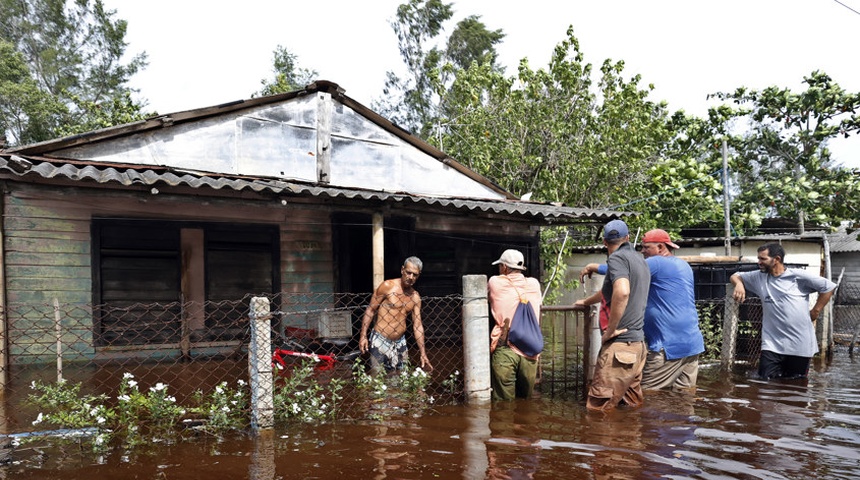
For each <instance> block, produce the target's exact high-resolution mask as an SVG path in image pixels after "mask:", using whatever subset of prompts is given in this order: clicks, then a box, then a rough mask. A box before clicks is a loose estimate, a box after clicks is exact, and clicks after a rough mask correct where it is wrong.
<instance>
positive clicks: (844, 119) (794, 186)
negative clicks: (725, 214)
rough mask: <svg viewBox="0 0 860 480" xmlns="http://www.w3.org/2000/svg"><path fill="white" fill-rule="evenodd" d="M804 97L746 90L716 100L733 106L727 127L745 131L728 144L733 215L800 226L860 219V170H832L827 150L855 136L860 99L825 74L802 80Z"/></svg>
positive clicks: (779, 91)
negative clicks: (735, 124)
mask: <svg viewBox="0 0 860 480" xmlns="http://www.w3.org/2000/svg"><path fill="white" fill-rule="evenodd" d="M803 83H804V84H805V85H806V90H805V91H802V92H799V93H798V92H793V91H791V90H790V89H787V88H780V87H776V86H772V87H768V88H765V89H763V90H752V89H747V88H744V87H741V88H738V89H736V90H735V91H734V92H731V93H717V94H715V95H716V96H717V97H718V98H721V99H723V100H729V101H731V102H733V103H734V104H735V105H736V106H737V108H735V109H734V110H733V111H732V112H731V114H730V115H728V118H729V119H733V120H735V121H740V122H744V123H745V124H746V125H748V126H749V130H747V131H745V132H743V133H741V134H739V135H735V136H733V137H732V147H733V149H734V153H735V155H734V158H733V161H732V168H733V170H734V172H735V175H736V183H737V184H736V187H737V192H736V196H735V198H734V200H733V207H732V210H733V215H734V214H739V215H745V216H746V218H752V220H756V219H758V218H760V217H762V216H771V217H785V218H797V219H798V220H799V225H800V228H801V230H802V229H803V228H804V224H805V222H806V220H811V221H814V222H816V223H818V224H823V225H829V226H831V227H836V226H838V225H839V223H840V222H841V221H843V220H856V219H857V212H858V211H860V170H850V169H846V168H843V167H840V166H838V165H836V163H835V161H834V159H833V158H832V156H831V152H830V149H829V148H828V144H829V142H830V141H831V140H833V139H834V138H837V137H839V136H843V137H848V136H850V135H856V134H857V133H858V132H860V116H858V111H860V93H849V92H846V91H845V90H844V89H842V88H841V87H840V86H839V85H838V84H837V83H836V82H834V81H833V79H832V78H831V77H830V76H829V75H827V74H825V73H824V72H820V71H814V72H812V73H811V74H810V75H809V76H806V77H804V80H803Z"/></svg>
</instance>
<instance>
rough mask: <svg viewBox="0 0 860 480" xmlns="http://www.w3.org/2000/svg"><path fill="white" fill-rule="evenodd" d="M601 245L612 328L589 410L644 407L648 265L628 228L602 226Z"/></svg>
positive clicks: (604, 344) (617, 223) (605, 336)
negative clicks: (603, 253) (605, 252)
mask: <svg viewBox="0 0 860 480" xmlns="http://www.w3.org/2000/svg"><path fill="white" fill-rule="evenodd" d="M603 244H604V245H605V246H606V249H607V250H608V251H609V257H608V259H607V261H606V265H607V272H606V277H605V278H604V280H603V289H602V293H603V298H605V299H606V302H607V304H608V307H609V325H608V326H607V328H606V330H605V331H604V332H603V336H602V346H601V347H600V353H599V354H598V358H597V365H596V366H595V369H594V379H593V380H592V381H591V386H590V387H589V389H588V399H587V400H586V407H587V408H588V409H589V410H599V411H606V410H610V409H612V408H615V406H616V405H618V404H619V403H620V402H622V401H623V402H624V403H626V404H627V405H629V406H631V407H638V406H639V405H641V404H642V401H643V396H642V387H641V383H642V368H643V367H644V366H645V356H646V353H647V349H646V346H645V341H644V340H645V334H644V332H643V328H644V324H645V305H646V302H647V301H648V288H649V283H650V273H649V270H648V265H647V264H646V263H645V260H644V259H643V258H642V255H639V253H638V252H636V250H634V249H633V246H632V245H630V233H629V230H628V229H627V224H626V223H624V222H623V221H621V220H612V221H611V222H609V223H607V224H606V226H605V227H603Z"/></svg>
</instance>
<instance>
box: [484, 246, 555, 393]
mask: <svg viewBox="0 0 860 480" xmlns="http://www.w3.org/2000/svg"><path fill="white" fill-rule="evenodd" d="M493 265H498V266H499V274H498V275H494V276H492V277H490V280H489V282H488V283H487V294H488V297H489V303H490V313H491V314H492V315H493V319H495V325H494V326H493V330H492V332H491V333H490V355H491V359H490V360H491V361H490V366H491V376H490V385H491V386H492V388H493V393H492V396H493V400H513V399H514V398H529V397H530V396H531V394H532V390H534V386H535V377H536V375H537V359H538V356H537V355H535V356H533V357H529V356H527V355H526V354H524V353H523V352H522V351H520V350H519V349H518V348H517V347H515V346H514V345H513V344H512V343H510V342H508V338H507V337H508V331H509V330H510V327H511V320H512V319H513V317H514V312H516V310H517V306H518V305H519V303H520V301H521V300H528V301H529V303H531V306H532V308H533V309H534V313H535V318H537V319H538V321H540V307H541V301H542V298H543V296H542V295H541V291H540V283H539V282H538V281H537V279H535V278H531V277H526V276H525V275H523V272H524V271H525V269H526V265H525V260H524V258H523V254H522V252H520V251H518V250H505V251H504V252H503V253H502V256H501V257H499V259H498V260H496V261H495V262H493Z"/></svg>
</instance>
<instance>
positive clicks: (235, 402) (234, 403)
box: [230, 400, 239, 407]
mask: <svg viewBox="0 0 860 480" xmlns="http://www.w3.org/2000/svg"><path fill="white" fill-rule="evenodd" d="M230 403H231V404H233V406H234V407H235V406H236V405H238V404H239V402H238V401H236V400H233V401H231V402H230Z"/></svg>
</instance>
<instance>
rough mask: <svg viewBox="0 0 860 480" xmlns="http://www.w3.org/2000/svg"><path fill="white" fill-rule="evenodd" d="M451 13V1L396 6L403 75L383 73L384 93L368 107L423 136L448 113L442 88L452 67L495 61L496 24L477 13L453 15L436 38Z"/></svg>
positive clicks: (445, 88) (446, 89) (429, 0)
mask: <svg viewBox="0 0 860 480" xmlns="http://www.w3.org/2000/svg"><path fill="white" fill-rule="evenodd" d="M453 16H454V11H453V8H452V4H450V3H444V2H442V1H440V0H410V1H409V2H408V3H404V4H402V5H400V6H399V7H398V8H397V13H396V15H395V19H394V20H393V21H392V23H391V25H392V28H393V29H394V32H395V33H396V35H397V40H398V45H399V48H400V55H401V57H402V58H403V62H404V64H405V66H406V73H405V74H404V76H402V77H401V76H399V75H397V74H396V73H394V72H393V71H389V72H387V73H386V81H385V88H384V90H383V94H384V95H385V96H384V97H383V98H382V99H381V100H379V101H376V102H374V104H373V106H374V108H375V109H376V110H377V111H379V112H380V113H381V114H383V115H385V116H387V117H388V118H390V119H391V120H392V121H394V122H395V123H397V124H399V125H401V126H402V127H404V128H407V129H409V130H411V131H413V132H415V133H416V134H418V135H420V136H422V137H425V138H426V137H427V136H429V135H431V134H432V133H433V131H434V127H435V125H437V124H438V119H439V118H440V117H441V116H443V115H446V114H447V116H452V112H451V111H450V108H456V106H457V103H456V102H454V103H451V102H450V101H449V99H448V93H449V89H450V86H451V84H452V83H453V81H454V78H455V77H456V75H457V73H458V72H459V71H461V70H463V69H465V68H467V67H469V66H470V65H472V64H475V63H488V64H489V65H491V66H492V67H493V68H496V69H498V68H499V67H498V66H497V65H496V57H497V54H496V51H495V45H496V44H498V43H499V42H501V41H502V39H503V38H504V33H502V31H501V30H493V31H491V30H488V29H487V27H486V25H484V23H483V22H481V21H480V17H479V16H475V15H472V16H468V17H466V18H464V19H463V20H461V21H459V22H458V23H457V25H456V26H455V27H454V29H453V31H452V32H451V35H450V36H449V37H448V38H447V40H446V39H444V38H440V37H441V35H442V33H443V32H444V27H445V24H446V23H447V22H448V21H449V20H451V18H453Z"/></svg>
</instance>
